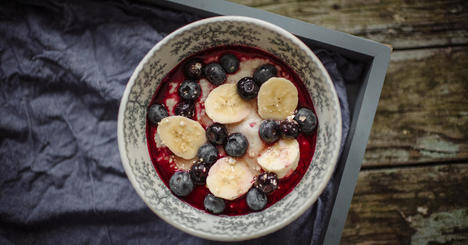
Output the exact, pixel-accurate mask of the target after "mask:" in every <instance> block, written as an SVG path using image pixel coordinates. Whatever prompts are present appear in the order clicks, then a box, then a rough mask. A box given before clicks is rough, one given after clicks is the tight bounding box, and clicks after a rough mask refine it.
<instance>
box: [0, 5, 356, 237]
mask: <svg viewBox="0 0 468 245" xmlns="http://www.w3.org/2000/svg"><path fill="white" fill-rule="evenodd" d="M199 18H200V17H198V16H195V15H192V14H189V13H182V12H175V11H173V10H168V9H162V8H158V7H154V6H146V5H143V4H135V3H128V2H127V1H91V0H87V1H67V2H64V1H58V0H48V1H18V2H10V1H3V2H1V3H0V36H1V38H0V162H1V164H0V244H147V243H152V244H216V243H217V242H211V241H207V240H203V239H200V238H197V237H193V236H190V235H188V234H186V233H183V232H182V231H179V230H177V229H176V228H174V227H172V226H170V225H169V224H167V223H165V222H164V221H162V220H161V219H159V218H158V217H157V216H156V215H155V214H153V213H152V212H151V211H150V210H149V209H148V208H147V207H146V205H145V204H144V203H143V201H142V200H141V199H140V198H139V197H138V196H137V194H136V192H135V191H134V189H133V188H132V186H131V185H130V183H129V181H128V179H127V177H126V175H125V172H124V170H123V167H122V164H121V162H120V155H119V152H118V148H117V135H116V134H117V121H116V119H117V112H118V107H119V102H120V98H121V96H122V94H123V91H124V88H125V86H126V83H127V81H128V79H129V77H130V75H131V73H132V72H133V70H134V68H135V67H136V66H137V64H138V62H139V61H140V60H141V59H142V58H143V56H144V55H145V54H146V52H147V51H148V50H149V49H150V48H151V47H152V46H153V45H155V44H156V43H157V42H158V41H159V40H161V39H162V38H163V37H164V36H166V35H167V34H168V33H170V32H172V31H173V30H175V29H176V28H178V27H180V26H183V25H185V24H187V23H190V22H192V21H195V20H197V19H199ZM314 52H315V53H316V54H317V55H318V56H319V58H320V59H321V60H322V62H323V63H324V65H325V66H326V68H327V70H328V71H329V73H330V75H331V77H332V79H333V81H334V83H335V87H336V89H337V92H338V95H339V97H340V102H341V106H342V107H341V108H342V113H343V133H344V134H343V135H344V136H346V135H347V131H348V128H349V109H348V103H347V95H346V90H345V87H344V84H345V82H348V81H349V80H352V78H353V77H355V76H357V75H356V74H358V73H359V74H360V72H361V71H360V69H359V64H357V63H353V62H351V61H349V60H347V59H345V58H343V57H341V56H338V55H336V54H333V53H330V52H328V51H327V50H319V49H314ZM342 167H343V166H338V168H342ZM334 183H335V177H333V178H332V180H331V181H330V183H329V184H328V186H327V188H326V190H325V192H324V193H323V194H322V195H321V196H320V199H319V200H318V201H317V203H316V204H315V205H314V206H313V207H312V208H310V209H309V210H308V211H307V212H305V213H304V214H303V215H302V216H301V217H300V218H299V219H297V220H296V221H295V222H293V223H291V224H290V225H288V226H287V227H285V228H283V229H281V230H279V231H277V232H275V233H273V234H270V235H268V236H265V237H263V238H259V239H255V240H251V241H248V242H247V243H248V244H310V243H311V241H313V242H319V241H320V239H321V237H322V236H323V231H324V223H326V222H323V221H324V220H325V221H326V220H328V216H327V215H329V213H330V210H331V206H332V200H333V199H334V196H335V193H336V185H335V184H334Z"/></svg>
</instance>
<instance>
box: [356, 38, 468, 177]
mask: <svg viewBox="0 0 468 245" xmlns="http://www.w3.org/2000/svg"><path fill="white" fill-rule="evenodd" d="M467 78H468V47H456V48H443V49H423V50H412V51H400V52H394V53H393V54H392V56H391V62H390V65H389V69H388V72H387V76H386V79H385V82H384V87H383V90H382V94H381V97H380V101H379V105H378V107H377V113H376V116H375V119H374V125H373V127H372V131H371V136H370V139H369V143H368V145H367V149H366V154H365V160H364V165H363V166H364V168H365V167H369V166H387V165H405V164H419V163H427V162H446V161H463V160H467V159H468V82H467Z"/></svg>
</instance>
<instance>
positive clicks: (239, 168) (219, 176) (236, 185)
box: [206, 157, 255, 200]
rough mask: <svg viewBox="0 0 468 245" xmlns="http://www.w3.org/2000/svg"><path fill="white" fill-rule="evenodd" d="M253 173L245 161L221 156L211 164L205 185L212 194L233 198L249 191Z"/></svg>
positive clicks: (227, 198)
mask: <svg viewBox="0 0 468 245" xmlns="http://www.w3.org/2000/svg"><path fill="white" fill-rule="evenodd" d="M254 177H255V175H254V174H253V173H252V172H251V171H250V169H249V167H248V166H247V164H246V163H245V162H243V161H242V160H239V159H235V158H232V157H223V158H221V159H219V160H218V161H216V163H215V164H214V165H213V166H211V168H210V171H209V172H208V177H207V178H206V186H207V187H208V189H209V190H210V191H211V193H213V195H215V196H217V197H220V198H223V199H226V200H234V199H236V198H238V197H240V196H242V195H244V194H245V193H247V191H249V189H250V187H251V186H252V184H253V181H254Z"/></svg>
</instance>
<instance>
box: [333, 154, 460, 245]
mask: <svg viewBox="0 0 468 245" xmlns="http://www.w3.org/2000/svg"><path fill="white" fill-rule="evenodd" d="M466 183H468V165H467V164H466V163H465V164H455V165H441V166H429V167H414V168H402V169H387V170H368V171H361V174H360V175H359V180H358V184H357V189H356V192H355V193H354V197H353V202H352V205H351V208H350V212H349V214H348V219H347V223H346V226H345V229H344V231H343V237H342V244H439V243H440V244H442V243H444V244H445V243H447V244H468V207H467V203H468V188H467V186H466Z"/></svg>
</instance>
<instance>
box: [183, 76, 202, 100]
mask: <svg viewBox="0 0 468 245" xmlns="http://www.w3.org/2000/svg"><path fill="white" fill-rule="evenodd" d="M178 92H179V96H180V97H182V99H185V100H196V99H198V97H200V93H201V89H200V85H199V84H198V83H197V82H195V81H193V80H185V81H183V82H182V83H181V84H180V86H179V90H178Z"/></svg>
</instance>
